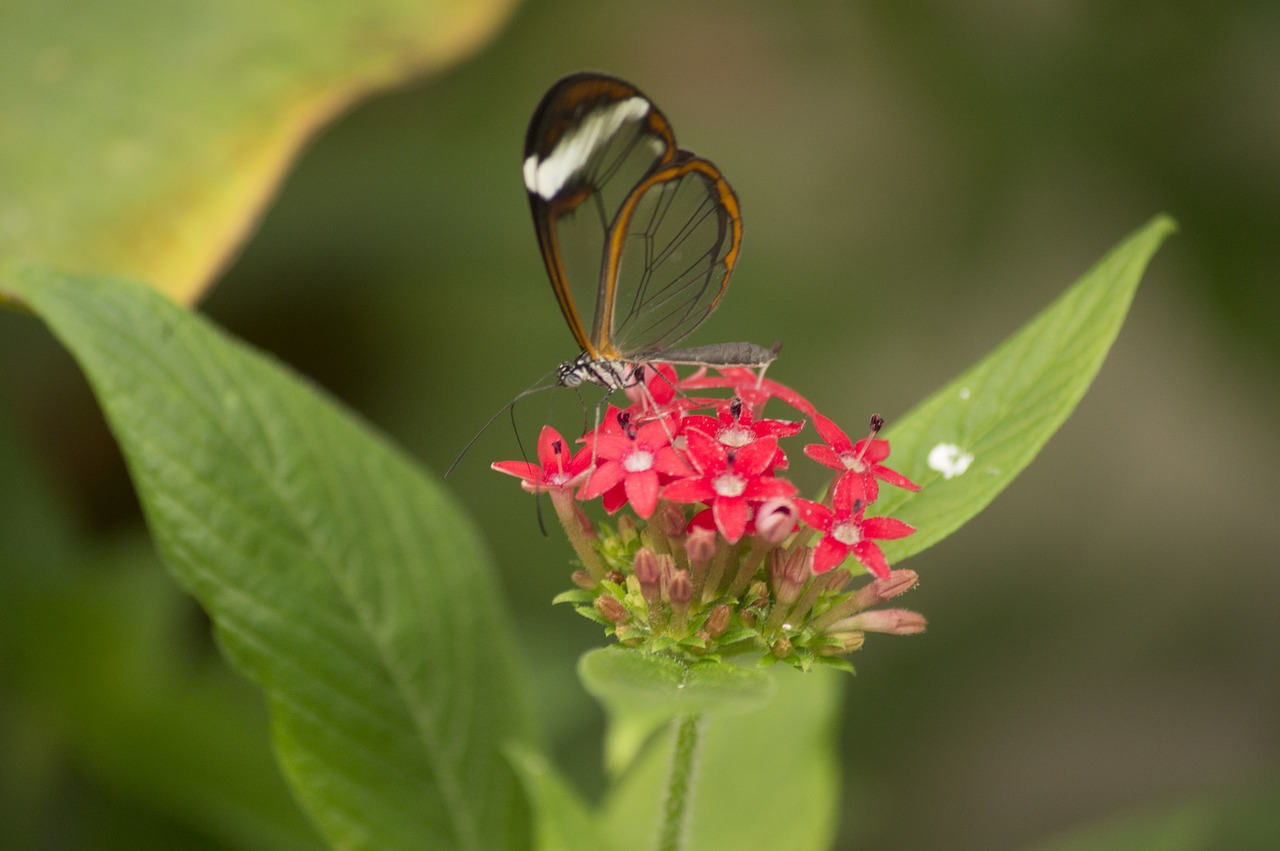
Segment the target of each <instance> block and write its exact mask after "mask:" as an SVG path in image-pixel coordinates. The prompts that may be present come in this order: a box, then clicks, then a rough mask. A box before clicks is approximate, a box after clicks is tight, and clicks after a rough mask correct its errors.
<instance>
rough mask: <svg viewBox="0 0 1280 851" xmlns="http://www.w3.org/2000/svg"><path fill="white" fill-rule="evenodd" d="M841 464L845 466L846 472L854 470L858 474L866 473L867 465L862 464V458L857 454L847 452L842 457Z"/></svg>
mask: <svg viewBox="0 0 1280 851" xmlns="http://www.w3.org/2000/svg"><path fill="white" fill-rule="evenodd" d="M840 462H841V463H842V464H844V468H845V469H846V470H853V471H854V472H856V473H865V472H866V471H867V465H866V464H864V463H862V458H860V457H859V456H858V454H857V453H855V452H846V453H844V454H843V455H841V456H840Z"/></svg>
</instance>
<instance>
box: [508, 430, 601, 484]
mask: <svg viewBox="0 0 1280 851" xmlns="http://www.w3.org/2000/svg"><path fill="white" fill-rule="evenodd" d="M489 466H490V467H492V468H493V469H494V470H497V471H498V472H499V473H506V474H507V475H508V476H516V477H518V478H519V479H520V480H521V481H520V487H522V488H524V489H525V490H527V491H528V492H529V493H538V492H539V491H567V490H572V489H573V488H575V487H577V486H578V485H579V484H581V482H582V481H583V479H585V478H586V474H587V467H589V466H591V452H590V450H588V449H583V450H581V451H580V452H578V454H577V455H574V454H573V453H572V452H571V451H570V450H569V446H568V444H567V443H565V440H564V438H563V437H561V436H560V432H558V431H556V430H555V429H553V428H552V427H551V426H543V427H542V432H541V433H539V435H538V463H537V464H531V463H529V462H528V461H495V462H493V463H492V464H490V465H489Z"/></svg>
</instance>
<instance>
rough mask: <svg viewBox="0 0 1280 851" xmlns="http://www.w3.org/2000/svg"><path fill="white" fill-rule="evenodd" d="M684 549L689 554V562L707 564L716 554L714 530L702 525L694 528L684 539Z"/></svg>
mask: <svg viewBox="0 0 1280 851" xmlns="http://www.w3.org/2000/svg"><path fill="white" fill-rule="evenodd" d="M684 551H685V553H686V554H687V555H688V556H689V563H690V564H694V565H705V564H708V563H709V562H710V561H711V559H712V557H713V556H715V554H716V533H715V531H714V530H712V529H705V528H703V527H698V528H697V529H694V530H693V531H692V532H690V533H689V537H687V538H685V540H684Z"/></svg>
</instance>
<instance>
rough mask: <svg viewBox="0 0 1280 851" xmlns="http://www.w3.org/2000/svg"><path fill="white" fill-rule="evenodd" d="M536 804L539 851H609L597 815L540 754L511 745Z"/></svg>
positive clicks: (531, 797) (514, 758) (526, 785)
mask: <svg viewBox="0 0 1280 851" xmlns="http://www.w3.org/2000/svg"><path fill="white" fill-rule="evenodd" d="M508 756H509V757H510V758H511V762H512V764H513V765H515V767H516V771H517V772H518V773H519V774H520V779H521V781H523V783H524V790H525V794H526V795H527V796H528V798H529V801H530V802H531V804H532V805H533V815H534V823H535V825H536V830H537V833H536V836H537V840H536V841H535V842H534V848H536V849H537V851H607V849H608V847H609V846H608V845H607V844H606V843H605V841H604V839H603V837H602V836H601V833H600V829H599V827H598V825H597V824H596V819H595V815H594V814H593V813H592V812H591V809H590V808H589V807H588V806H587V804H586V803H585V802H584V801H583V800H582V798H581V797H580V796H579V795H578V793H577V792H576V791H574V790H573V788H571V787H570V786H569V784H568V782H566V781H565V779H564V778H563V777H561V776H560V775H559V774H558V773H557V772H556V770H555V767H554V766H552V765H551V764H550V763H549V762H547V760H546V758H545V757H544V756H542V755H541V754H538V753H536V752H534V751H531V750H529V749H528V748H521V747H512V748H508Z"/></svg>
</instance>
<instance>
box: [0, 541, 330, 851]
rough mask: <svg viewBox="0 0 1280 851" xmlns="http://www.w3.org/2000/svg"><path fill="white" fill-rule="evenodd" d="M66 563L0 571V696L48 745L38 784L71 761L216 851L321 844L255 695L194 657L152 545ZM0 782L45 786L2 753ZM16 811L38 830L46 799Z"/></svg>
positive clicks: (184, 616) (183, 608)
mask: <svg viewBox="0 0 1280 851" xmlns="http://www.w3.org/2000/svg"><path fill="white" fill-rule="evenodd" d="M138 543H140V544H141V543H143V542H138ZM78 560H79V561H80V562H81V564H80V565H77V566H76V567H77V568H78V569H74V570H69V569H67V568H68V567H70V566H69V565H49V566H47V567H49V568H50V569H48V570H43V571H37V570H36V569H34V568H35V566H34V565H31V564H28V565H26V566H25V567H26V568H27V569H24V570H3V571H0V658H3V659H4V660H5V665H4V666H3V670H2V671H0V688H2V689H3V690H4V691H5V692H7V693H8V694H9V695H10V700H11V701H12V703H13V705H14V706H15V707H16V709H17V711H16V712H15V717H14V718H13V719H12V721H13V723H15V725H16V726H17V727H18V729H21V730H24V731H25V733H26V738H27V739H28V742H30V741H31V740H32V739H36V740H38V742H39V745H40V746H41V747H42V748H43V749H44V750H45V751H46V757H45V758H46V759H48V760H49V761H50V763H51V764H50V765H48V766H45V771H44V772H43V773H44V774H45V775H46V776H45V777H44V779H45V780H47V781H51V782H52V781H55V780H57V779H58V775H59V774H60V772H61V768H60V766H61V765H62V764H63V762H64V761H66V760H70V762H71V763H72V764H74V765H75V766H76V768H77V770H78V771H79V772H80V773H82V774H83V775H84V776H86V777H87V778H90V779H91V780H92V781H93V782H94V783H96V784H97V786H98V787H99V788H100V789H101V790H103V791H106V792H108V793H109V794H111V795H112V796H113V797H115V798H116V799H117V800H128V801H130V802H131V803H132V805H133V807H134V808H135V809H136V810H138V811H140V812H141V813H145V815H146V816H147V817H149V818H150V819H151V820H152V821H157V822H166V823H172V824H175V825H185V826H187V828H188V829H189V830H194V831H197V832H198V833H199V834H200V835H203V836H208V837H215V838H218V839H220V840H221V847H225V848H243V849H261V851H276V849H311V848H320V847H323V846H322V844H321V842H320V840H319V837H317V836H316V835H315V833H314V829H313V828H312V827H311V825H310V823H309V822H308V821H307V820H306V819H305V817H304V816H303V815H302V813H301V812H300V811H299V810H298V807H297V804H296V803H295V802H294V800H293V797H292V795H291V794H290V793H289V790H288V789H287V788H286V786H285V784H284V782H283V781H282V778H281V777H280V774H279V770H278V768H277V767H276V764H275V760H274V757H273V755H272V753H271V749H270V747H269V745H268V735H267V719H266V712H265V711H264V709H263V707H262V706H261V698H260V697H259V695H258V694H256V693H255V692H254V691H253V689H252V688H251V687H250V686H249V685H248V684H246V683H245V682H244V681H243V680H241V679H240V678H238V677H235V676H234V675H232V674H231V672H230V671H228V670H227V668H226V667H225V666H224V665H222V664H221V663H220V662H218V660H217V659H215V658H213V657H207V658H204V659H199V658H193V657H195V656H197V653H196V652H195V651H197V650H198V645H197V643H196V642H192V641H190V636H188V635H187V634H186V630H187V629H188V628H189V623H188V622H187V621H188V617H189V615H190V614H191V613H190V611H189V608H190V607H191V603H190V600H189V598H187V597H185V596H184V595H182V594H181V593H180V592H179V591H178V590H177V588H176V587H175V586H174V585H173V583H172V581H171V580H169V579H168V578H167V577H166V576H164V574H163V573H161V572H160V571H158V570H156V567H157V564H156V558H155V555H154V553H153V551H152V550H151V548H150V546H149V545H145V544H144V545H143V546H138V545H128V546H123V547H120V546H117V547H114V548H113V549H112V550H110V551H100V552H96V553H93V554H89V553H84V554H82V555H81V557H80V558H79V559H78ZM184 639H186V640H184ZM37 731H38V734H37ZM19 771H21V774H19V773H18V772H19ZM10 772H14V773H13V774H10ZM4 774H5V775H6V777H5V786H6V787H7V786H9V785H10V784H13V785H14V786H20V788H21V789H22V791H23V792H24V793H25V792H27V791H32V790H33V789H32V787H35V788H38V787H40V786H42V785H43V784H42V783H40V782H33V780H35V778H36V777H38V776H40V774H41V772H40V770H39V767H33V766H31V765H28V766H26V767H25V769H23V768H21V767H15V766H14V765H13V763H12V762H11V761H10V760H8V759H6V760H5V761H4ZM50 775H51V776H50ZM46 791H47V792H55V791H56V789H54V788H50V789H49V790H46ZM28 805H29V806H30V809H29V810H28V813H27V815H26V817H25V818H26V821H27V822H29V823H30V824H29V828H28V829H30V830H47V829H48V827H49V826H48V825H39V824H35V822H37V821H38V820H39V819H40V818H42V817H44V818H47V817H48V816H49V815H50V813H51V811H52V810H51V808H50V807H49V806H48V802H47V801H46V802H43V803H40V804H37V803H36V802H35V801H29V802H28ZM66 829H67V825H65V824H64V825H61V826H60V828H59V830H60V832H65V831H66ZM86 829H92V826H91V825H89V826H86ZM37 844H38V843H36V842H34V841H30V842H24V843H22V844H21V845H14V846H11V847H36V846H37Z"/></svg>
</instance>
